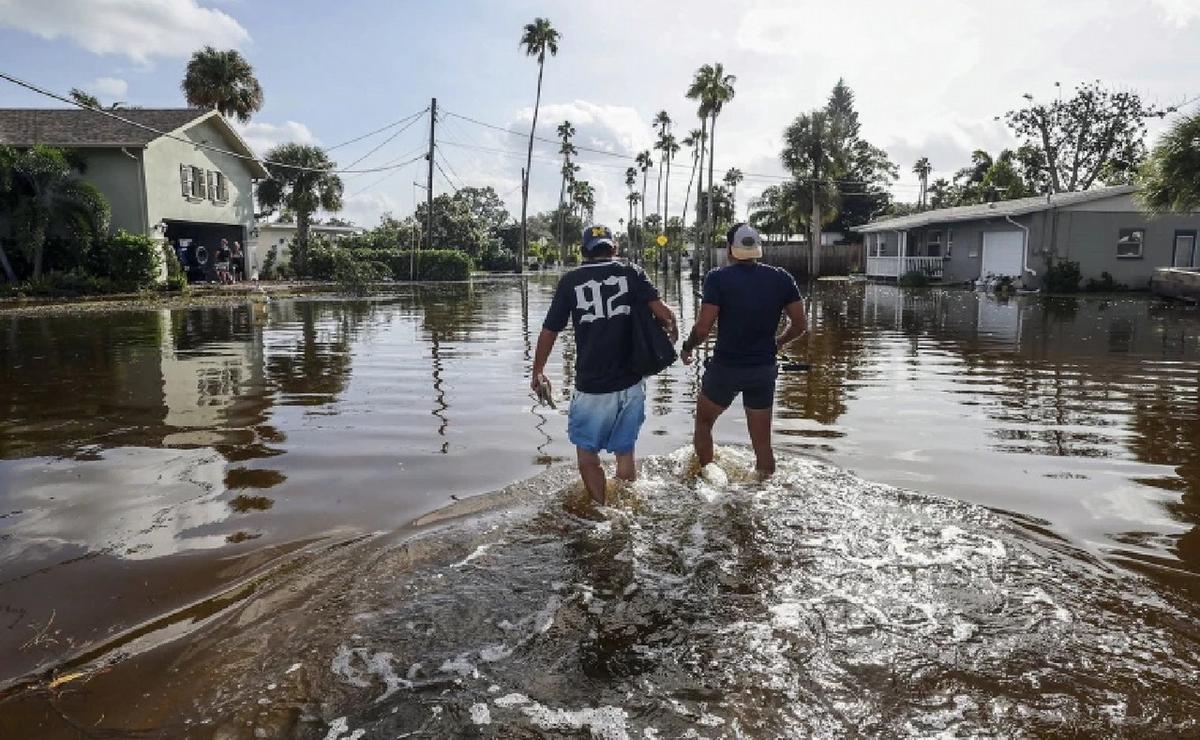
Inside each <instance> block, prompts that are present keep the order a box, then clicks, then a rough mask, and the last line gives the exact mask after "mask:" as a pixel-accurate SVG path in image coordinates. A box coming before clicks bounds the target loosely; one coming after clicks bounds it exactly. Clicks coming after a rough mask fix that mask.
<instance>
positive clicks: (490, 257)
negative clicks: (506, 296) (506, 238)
mask: <svg viewBox="0 0 1200 740" xmlns="http://www.w3.org/2000/svg"><path fill="white" fill-rule="evenodd" d="M480 266H481V267H482V268H483V269H485V270H487V271H488V272H515V271H516V269H517V255H515V254H513V253H512V252H510V251H509V250H507V249H497V250H494V251H488V252H484V253H483V257H482V258H481V259H480Z"/></svg>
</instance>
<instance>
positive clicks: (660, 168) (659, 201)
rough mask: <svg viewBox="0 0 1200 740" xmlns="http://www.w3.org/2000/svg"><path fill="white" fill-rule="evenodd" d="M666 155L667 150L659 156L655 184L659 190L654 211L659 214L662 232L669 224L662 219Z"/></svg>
mask: <svg viewBox="0 0 1200 740" xmlns="http://www.w3.org/2000/svg"><path fill="white" fill-rule="evenodd" d="M666 156H667V154H666V152H663V156H661V157H659V158H658V181H657V183H656V184H655V189H656V190H657V191H658V192H657V193H656V195H655V202H654V213H655V214H657V215H658V218H659V221H658V227H659V233H660V234H661V233H662V230H663V229H664V228H665V227H666V225H667V222H666V221H664V220H662V213H663V204H662V198H663V189H662V186H663V182H662V179H663V178H662V175H663V160H664V159H666Z"/></svg>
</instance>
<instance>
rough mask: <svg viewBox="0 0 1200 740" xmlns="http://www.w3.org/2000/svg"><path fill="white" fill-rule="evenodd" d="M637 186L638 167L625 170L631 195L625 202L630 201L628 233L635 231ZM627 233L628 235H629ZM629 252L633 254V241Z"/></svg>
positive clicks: (630, 243)
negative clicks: (634, 201) (634, 192)
mask: <svg viewBox="0 0 1200 740" xmlns="http://www.w3.org/2000/svg"><path fill="white" fill-rule="evenodd" d="M636 184H637V167H626V168H625V187H627V188H629V194H628V195H627V196H625V200H627V201H629V228H628V232H632V231H633V186H634V185H636ZM628 232H627V233H628ZM629 251H630V253H632V252H633V241H632V239H631V240H630V241H629Z"/></svg>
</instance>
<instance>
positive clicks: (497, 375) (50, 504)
mask: <svg viewBox="0 0 1200 740" xmlns="http://www.w3.org/2000/svg"><path fill="white" fill-rule="evenodd" d="M553 285H554V280H553V278H552V277H550V276H543V277H535V278H531V279H530V280H528V281H525V282H521V281H517V280H494V281H484V282H477V283H475V284H472V285H447V286H437V287H430V286H421V287H412V288H405V289H403V290H402V292H400V293H399V294H397V295H391V296H387V297H380V298H375V299H372V300H338V299H320V300H315V299H314V300H291V301H276V302H272V303H270V304H269V305H265V306H260V305H246V306H236V307H227V308H204V309H189V310H175V311H170V310H163V311H140V312H114V313H102V314H86V315H57V316H51V317H30V316H13V315H8V316H6V315H0V409H2V410H3V414H2V416H0V692H3V693H2V694H0V737H9V736H12V737H89V736H99V737H128V736H131V735H136V736H140V737H223V738H232V737H276V736H283V737H291V736H295V737H313V738H326V740H345V739H351V740H357V739H358V738H361V737H388V738H392V737H440V736H461V735H469V736H484V737H492V736H494V737H514V736H515V737H541V736H551V737H559V736H575V735H579V734H583V735H587V734H589V733H590V735H591V736H595V737H605V738H609V737H612V738H620V737H646V738H652V737H686V736H690V737H780V736H794V737H810V736H820V737H847V736H848V737H854V736H896V737H929V736H933V735H938V734H939V733H941V734H944V735H945V736H947V737H951V736H968V735H975V736H997V737H1012V736H1078V737H1107V736H1113V735H1120V736H1131V737H1143V736H1144V737H1188V736H1197V735H1200V695H1198V693H1197V690H1196V689H1195V688H1194V687H1196V686H1197V685H1200V628H1198V627H1197V626H1196V625H1197V624H1198V622H1197V618H1198V617H1200V313H1198V312H1197V311H1195V310H1191V309H1185V308H1180V307H1172V306H1165V305H1161V304H1158V303H1156V302H1154V301H1153V300H1151V299H1149V298H1147V297H1143V296H1128V297H1119V298H1083V297H1081V298H1078V299H1041V298H1038V297H1022V298H1019V299H1013V300H1009V301H1001V300H997V299H995V298H993V297H989V296H982V295H978V294H975V293H970V292H965V291H957V290H929V291H899V290H897V289H896V288H893V287H889V286H880V285H861V284H848V283H833V284H820V285H819V286H817V287H815V288H814V290H813V291H812V292H811V293H810V294H809V295H808V296H807V297H806V300H807V301H808V305H809V313H810V316H811V323H812V331H811V333H810V335H809V337H807V338H805V339H802V340H801V341H799V342H797V343H796V345H795V346H794V351H793V354H794V355H795V356H796V357H797V358H799V359H804V360H805V361H807V362H809V363H811V365H812V370H811V371H810V372H808V373H790V374H784V375H782V376H781V378H780V385H779V395H778V401H777V412H776V419H777V420H776V425H775V429H776V435H777V437H776V447H777V451H778V453H779V457H780V461H781V464H780V471H779V473H778V474H777V475H776V476H775V477H774V478H772V479H770V480H768V481H766V482H756V481H754V480H752V478H751V477H750V476H748V475H746V470H747V469H748V468H749V467H750V459H749V457H748V456H747V453H746V451H745V449H744V447H741V446H740V445H741V444H742V443H743V442H744V434H745V433H744V418H743V417H742V415H741V414H740V412H739V411H738V410H737V409H736V407H735V408H733V409H731V410H730V411H729V412H728V413H727V414H726V415H725V417H723V418H722V420H721V422H720V423H719V425H718V428H717V442H718V444H719V445H720V446H721V452H720V456H719V461H720V464H721V466H722V469H723V470H724V471H725V473H726V477H728V479H729V480H728V481H719V480H718V481H713V480H706V479H703V478H697V477H696V476H695V475H694V472H695V471H694V470H692V469H691V465H690V458H689V453H690V450H689V448H688V443H689V439H690V425H691V411H692V407H693V405H694V403H695V397H696V392H697V386H698V370H697V369H696V368H695V367H692V368H685V367H682V366H678V365H677V366H675V367H673V368H671V369H670V370H669V371H668V372H667V373H665V374H663V375H662V376H659V377H657V378H654V379H652V380H650V381H649V385H648V409H647V411H648V420H647V423H646V426H645V427H644V429H643V436H642V440H641V442H640V444H639V454H640V455H641V456H643V457H644V458H646V461H645V464H644V470H643V475H642V479H641V480H640V481H639V482H638V483H637V484H635V485H634V486H632V487H630V488H627V489H621V490H619V491H617V492H616V494H615V503H614V504H613V505H612V506H611V507H608V508H603V509H595V508H593V507H591V506H589V505H588V504H587V502H586V501H585V500H584V497H583V496H582V494H581V493H580V491H579V490H578V486H577V485H575V484H574V474H573V471H572V470H571V466H570V463H571V461H572V460H573V450H572V448H571V447H570V445H569V444H568V442H567V439H566V417H565V408H566V405H567V402H568V400H569V397H570V391H571V387H570V368H571V364H572V362H573V351H572V349H573V348H572V344H571V342H570V340H569V337H567V336H566V335H564V337H563V339H562V340H560V343H559V345H558V347H557V348H556V350H555V355H554V358H553V359H552V361H551V366H550V368H549V372H548V375H550V378H551V380H552V382H553V384H554V387H555V389H556V394H557V395H558V396H559V398H560V401H561V403H560V404H559V409H558V410H550V409H547V408H543V407H539V406H537V405H536V404H535V402H534V400H533V399H532V398H531V397H530V395H529V393H528V389H527V376H528V368H529V366H530V361H531V359H532V346H533V343H534V342H535V341H536V334H537V330H538V328H539V327H540V323H541V317H542V316H543V315H544V313H545V311H546V309H547V307H548V305H549V300H550V296H551V293H552V289H553ZM662 287H663V288H664V293H665V296H666V298H667V299H668V300H669V302H670V303H672V304H673V305H674V306H675V308H676V311H677V312H679V313H681V314H682V315H683V316H684V317H685V318H684V326H685V327H687V326H690V323H691V321H690V319H691V317H692V316H693V315H694V313H695V310H696V305H695V298H694V296H693V294H692V292H691V286H690V284H689V283H688V282H687V281H686V280H684V281H683V282H682V283H678V282H673V283H671V284H668V285H664V286H662Z"/></svg>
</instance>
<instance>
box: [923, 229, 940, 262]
mask: <svg viewBox="0 0 1200 740" xmlns="http://www.w3.org/2000/svg"><path fill="white" fill-rule="evenodd" d="M925 244H926V250H927V251H926V254H927V255H929V256H930V257H941V256H942V232H940V231H931V232H929V236H928V237H927V238H926V240H925Z"/></svg>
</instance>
